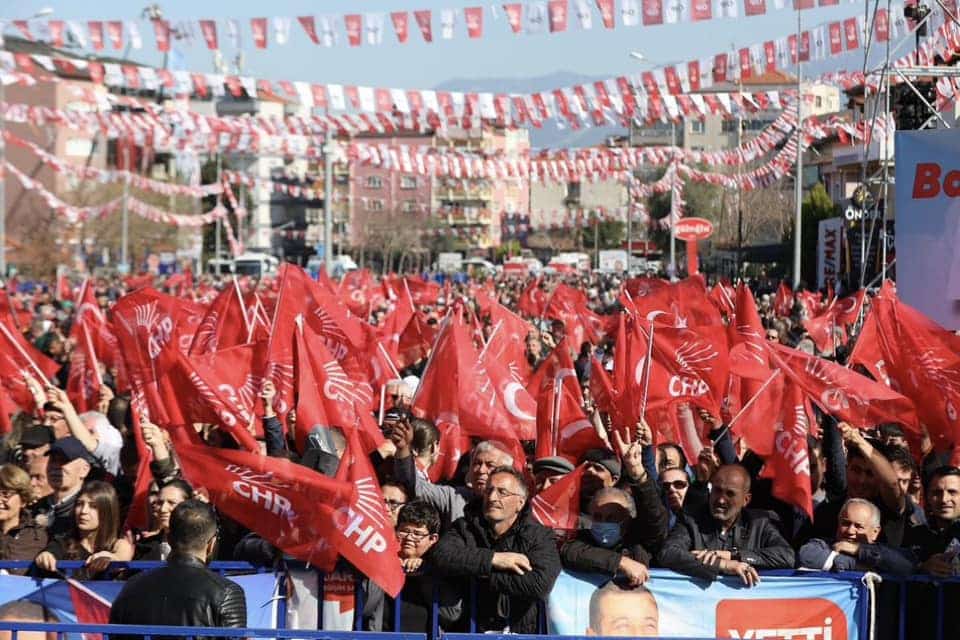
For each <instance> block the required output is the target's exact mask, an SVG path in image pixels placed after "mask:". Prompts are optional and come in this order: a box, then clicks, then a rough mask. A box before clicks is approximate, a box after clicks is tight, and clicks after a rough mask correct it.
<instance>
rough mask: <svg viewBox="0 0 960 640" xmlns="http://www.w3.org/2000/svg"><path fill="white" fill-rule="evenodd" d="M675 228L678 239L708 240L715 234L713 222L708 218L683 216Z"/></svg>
mask: <svg viewBox="0 0 960 640" xmlns="http://www.w3.org/2000/svg"><path fill="white" fill-rule="evenodd" d="M675 229H676V236H677V239H678V240H706V239H707V238H709V237H710V236H711V235H712V234H713V223H712V222H710V221H709V220H707V219H706V218H681V219H680V220H678V221H677V224H676V227H675Z"/></svg>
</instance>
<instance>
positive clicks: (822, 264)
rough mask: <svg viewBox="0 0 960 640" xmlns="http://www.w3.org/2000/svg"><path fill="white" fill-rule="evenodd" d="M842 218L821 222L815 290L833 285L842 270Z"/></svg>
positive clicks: (818, 234)
mask: <svg viewBox="0 0 960 640" xmlns="http://www.w3.org/2000/svg"><path fill="white" fill-rule="evenodd" d="M842 254H843V218H840V217H837V218H827V219H826V220H821V221H820V224H819V229H818V231H817V288H818V289H822V288H824V287H826V286H827V283H828V282H829V283H835V282H836V281H837V280H839V278H840V271H841V269H842V268H843V261H842V259H841V256H842Z"/></svg>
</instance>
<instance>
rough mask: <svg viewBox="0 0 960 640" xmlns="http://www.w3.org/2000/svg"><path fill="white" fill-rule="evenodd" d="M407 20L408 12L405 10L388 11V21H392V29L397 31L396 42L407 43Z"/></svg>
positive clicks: (408, 17) (408, 18)
mask: <svg viewBox="0 0 960 640" xmlns="http://www.w3.org/2000/svg"><path fill="white" fill-rule="evenodd" d="M409 20H410V14H409V13H407V12H406V11H393V12H391V13H390V21H391V22H392V23H393V30H394V31H396V32H397V42H399V43H400V44H406V43H407V37H408V34H409V28H408V22H409Z"/></svg>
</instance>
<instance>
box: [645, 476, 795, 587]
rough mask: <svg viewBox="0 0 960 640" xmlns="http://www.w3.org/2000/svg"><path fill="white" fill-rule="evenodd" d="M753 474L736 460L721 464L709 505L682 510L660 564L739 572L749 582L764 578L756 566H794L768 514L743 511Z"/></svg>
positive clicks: (713, 575)
mask: <svg viewBox="0 0 960 640" xmlns="http://www.w3.org/2000/svg"><path fill="white" fill-rule="evenodd" d="M749 502H750V474H749V473H748V472H747V470H746V469H744V468H743V467H741V466H740V465H737V464H728V465H724V466H722V467H720V468H719V469H717V471H716V473H714V474H713V477H712V478H711V479H710V499H709V505H708V507H707V508H706V509H700V510H698V511H697V512H696V513H695V514H692V515H690V514H682V515H681V516H680V518H679V519H678V520H677V524H676V526H674V528H673V530H672V531H671V532H670V535H669V536H667V541H666V542H665V543H664V545H663V549H662V551H661V552H660V564H661V565H663V566H664V567H666V568H667V569H672V570H674V571H676V572H678V573H682V574H685V575H688V576H691V577H694V578H700V579H703V580H711V581H712V580H716V579H717V576H719V575H720V574H724V575H731V576H734V575H735V576H739V577H740V579H741V580H743V583H744V584H746V585H747V586H749V587H752V586H755V585H756V584H758V583H759V582H760V576H759V575H758V574H757V570H758V569H792V568H793V564H794V551H793V548H792V547H791V546H790V545H789V544H787V541H786V540H784V539H783V536H782V535H781V534H780V532H779V531H777V528H776V527H775V526H774V525H773V523H771V522H770V520H769V519H768V518H767V517H766V516H765V515H761V514H758V513H756V512H751V511H745V510H744V507H746V506H747V504H748V503H749Z"/></svg>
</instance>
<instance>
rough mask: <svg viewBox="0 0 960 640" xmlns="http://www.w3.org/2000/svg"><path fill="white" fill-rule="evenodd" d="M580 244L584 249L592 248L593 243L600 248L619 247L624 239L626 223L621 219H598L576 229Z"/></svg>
mask: <svg viewBox="0 0 960 640" xmlns="http://www.w3.org/2000/svg"><path fill="white" fill-rule="evenodd" d="M578 232H579V234H580V244H581V245H582V246H583V248H584V249H586V250H590V251H592V250H593V247H594V244H596V245H597V246H599V248H600V250H601V251H603V250H605V249H620V248H621V247H622V246H623V242H624V240H625V239H626V232H627V223H626V222H624V221H623V220H600V221H599V222H596V223H592V224H590V226H588V227H582V228H581V229H579V230H578ZM595 236H596V237H595Z"/></svg>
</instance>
